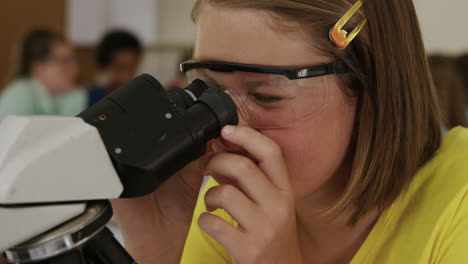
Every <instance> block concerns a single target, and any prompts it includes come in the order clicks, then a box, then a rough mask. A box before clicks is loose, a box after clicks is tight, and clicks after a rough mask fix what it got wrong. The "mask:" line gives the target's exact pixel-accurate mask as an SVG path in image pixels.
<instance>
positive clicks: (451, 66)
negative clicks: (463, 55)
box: [429, 55, 467, 132]
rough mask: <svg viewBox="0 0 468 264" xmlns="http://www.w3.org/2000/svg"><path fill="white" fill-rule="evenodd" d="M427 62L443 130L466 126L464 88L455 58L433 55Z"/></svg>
mask: <svg viewBox="0 0 468 264" xmlns="http://www.w3.org/2000/svg"><path fill="white" fill-rule="evenodd" d="M429 64H430V67H431V71H432V77H433V79H434V83H435V86H436V90H437V95H438V97H439V103H440V108H441V113H442V118H443V120H442V121H443V125H444V132H447V131H448V130H450V129H451V128H453V127H456V126H467V116H466V113H465V109H466V106H467V101H466V95H465V94H466V89H465V88H464V87H463V79H462V78H461V76H460V75H459V74H458V71H457V67H456V60H455V58H452V57H448V56H441V55H433V56H430V57H429Z"/></svg>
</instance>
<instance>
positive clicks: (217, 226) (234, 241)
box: [198, 213, 245, 252]
mask: <svg viewBox="0 0 468 264" xmlns="http://www.w3.org/2000/svg"><path fill="white" fill-rule="evenodd" d="M198 225H199V226H200V228H201V229H202V230H203V231H205V232H206V233H207V234H208V235H209V236H210V237H212V238H213V239H215V240H216V241H218V243H219V244H221V245H222V246H223V247H224V248H225V249H226V250H227V251H228V252H235V250H236V247H239V245H243V244H245V243H244V240H245V238H244V237H243V234H242V232H240V231H239V230H238V229H236V228H235V227H234V226H233V225H231V224H230V223H228V222H226V221H225V220H224V219H222V218H221V217H219V216H216V215H213V214H210V213H203V214H201V215H200V218H198Z"/></svg>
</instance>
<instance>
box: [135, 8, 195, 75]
mask: <svg viewBox="0 0 468 264" xmlns="http://www.w3.org/2000/svg"><path fill="white" fill-rule="evenodd" d="M195 2H196V0H158V18H157V24H158V25H159V26H158V29H157V34H158V38H157V39H158V43H159V45H157V47H161V45H162V46H164V47H166V48H163V49H160V48H159V49H154V48H153V49H149V50H148V51H147V52H146V54H145V56H144V60H143V62H142V67H141V70H140V71H141V72H146V73H150V74H152V75H153V76H155V77H156V78H157V79H158V80H159V81H160V82H162V83H163V84H167V83H169V82H170V81H171V80H172V78H173V77H174V76H175V74H176V72H177V71H178V63H179V62H180V57H181V54H182V52H183V51H184V50H183V49H184V48H186V47H190V46H192V45H193V43H194V41H195V25H194V24H193V22H192V20H191V17H190V13H191V10H192V7H193V5H194V4H195ZM171 46H172V48H170V47H171Z"/></svg>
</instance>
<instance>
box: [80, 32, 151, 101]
mask: <svg viewBox="0 0 468 264" xmlns="http://www.w3.org/2000/svg"><path fill="white" fill-rule="evenodd" d="M141 53H142V46H141V43H140V41H139V40H138V38H137V37H136V36H135V35H133V34H132V33H130V32H127V31H124V30H114V31H110V32H108V33H107V34H106V35H105V36H104V37H103V39H102V40H101V42H100V44H99V46H98V49H97V56H96V62H97V64H98V66H99V68H100V71H101V73H100V77H99V78H98V81H97V83H96V84H95V85H93V86H91V87H89V90H88V91H89V105H93V104H95V103H96V102H97V101H99V100H101V99H102V98H104V97H105V96H106V95H108V94H110V93H112V92H113V91H115V90H116V89H118V88H120V87H122V86H123V85H124V84H125V83H127V82H129V81H131V80H132V79H133V78H134V77H135V75H136V72H137V69H138V65H139V63H140V58H141Z"/></svg>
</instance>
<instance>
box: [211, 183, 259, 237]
mask: <svg viewBox="0 0 468 264" xmlns="http://www.w3.org/2000/svg"><path fill="white" fill-rule="evenodd" d="M205 206H206V210H207V211H208V212H212V211H214V210H216V209H220V208H221V209H224V210H225V211H226V212H227V213H228V214H229V215H230V216H231V217H232V218H234V219H235V220H236V222H237V223H238V224H239V226H240V227H241V228H242V229H247V230H248V229H249V228H251V227H252V224H253V223H252V222H251V220H252V219H258V218H259V213H258V208H257V206H256V205H255V204H254V203H253V202H252V201H250V200H249V199H248V198H247V197H246V196H245V195H244V194H243V193H242V192H241V191H239V189H237V188H236V187H234V186H232V185H219V186H215V187H212V188H210V189H209V190H208V191H207V192H206V194H205Z"/></svg>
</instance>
